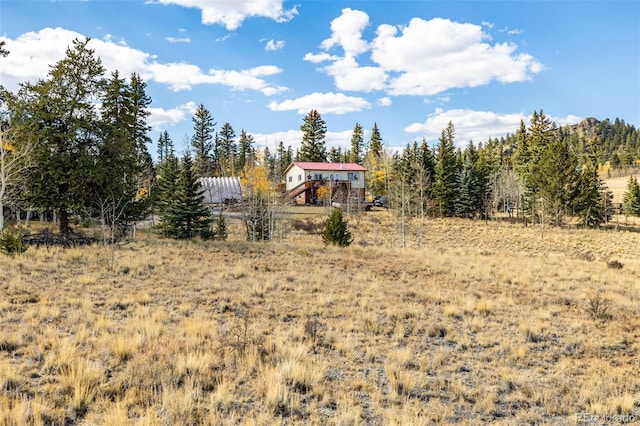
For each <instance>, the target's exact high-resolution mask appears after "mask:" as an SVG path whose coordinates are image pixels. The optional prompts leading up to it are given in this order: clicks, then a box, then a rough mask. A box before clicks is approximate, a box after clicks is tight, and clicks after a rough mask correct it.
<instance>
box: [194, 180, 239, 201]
mask: <svg viewBox="0 0 640 426" xmlns="http://www.w3.org/2000/svg"><path fill="white" fill-rule="evenodd" d="M198 182H199V183H200V186H201V187H202V189H204V194H203V195H204V202H205V204H220V203H227V202H241V201H242V189H241V187H240V178H237V177H204V178H200V179H198Z"/></svg>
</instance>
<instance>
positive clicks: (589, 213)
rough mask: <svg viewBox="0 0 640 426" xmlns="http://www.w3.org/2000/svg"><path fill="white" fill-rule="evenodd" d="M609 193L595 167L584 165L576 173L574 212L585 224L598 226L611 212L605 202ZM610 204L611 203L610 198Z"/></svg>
mask: <svg viewBox="0 0 640 426" xmlns="http://www.w3.org/2000/svg"><path fill="white" fill-rule="evenodd" d="M608 194H609V193H608V191H606V190H605V188H604V183H603V182H602V180H601V179H600V178H599V177H598V172H597V170H596V169H595V168H594V167H592V166H586V167H583V168H582V169H581V170H580V172H579V173H578V174H577V175H576V179H575V189H574V193H573V194H572V197H571V204H572V207H573V210H574V214H575V215H577V216H578V217H579V218H580V220H581V221H582V223H583V224H584V226H587V227H590V228H594V227H598V226H600V225H601V224H602V223H604V222H605V221H606V220H607V217H608V215H609V212H608V211H607V208H606V207H607V204H605V202H606V201H607V198H608V196H609V195H608ZM608 205H611V203H610V200H609V203H608Z"/></svg>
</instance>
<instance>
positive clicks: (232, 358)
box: [0, 209, 640, 425]
mask: <svg viewBox="0 0 640 426" xmlns="http://www.w3.org/2000/svg"><path fill="white" fill-rule="evenodd" d="M319 210H320V211H321V215H322V217H324V212H322V209H319ZM316 211H317V210H316ZM305 212H306V210H305ZM305 214H308V213H305ZM351 224H352V231H353V234H354V237H355V241H354V244H353V245H352V246H351V247H349V248H346V249H339V248H335V247H331V246H328V247H327V246H325V245H323V244H322V242H321V239H320V237H319V236H318V235H307V234H305V233H303V232H296V231H292V232H290V233H289V234H288V235H287V236H286V238H285V240H284V242H274V243H269V244H250V243H246V242H242V241H240V239H241V235H242V230H241V229H239V228H236V229H235V230H234V228H233V226H231V227H230V228H231V229H230V231H231V233H232V239H231V241H229V242H225V243H221V242H200V241H194V242H175V241H168V240H162V239H157V238H155V237H153V236H150V235H145V234H140V237H139V239H138V240H137V241H135V242H132V243H130V244H127V245H124V246H121V247H119V248H117V249H116V252H115V256H114V257H113V259H115V260H114V264H113V267H106V266H105V263H104V262H103V261H102V259H103V256H104V252H105V251H104V249H103V248H102V247H90V248H84V249H70V250H61V249H57V248H50V249H45V248H42V249H36V248H33V247H32V248H30V249H29V250H28V251H27V252H26V253H25V254H24V255H22V256H19V257H16V258H9V257H0V270H1V271H2V274H3V280H2V284H1V285H0V425H5V424H6V425H9V424H11V425H22V424H25V425H26V424H29V425H30V424H65V423H66V424H91V425H94V424H95V425H111V424H123V425H124V424H131V425H161V424H242V425H251V424H255V425H265V424H318V425H324V424H335V425H337V424H341V425H348V424H352V425H360V424H397V425H406V424H412V425H413V424H415V425H420V424H434V423H439V424H468V425H474V424H505V425H507V424H535V423H550V424H582V423H580V421H579V419H584V418H586V417H588V416H591V417H589V418H591V419H592V421H591V422H592V423H593V422H597V421H599V420H598V419H605V420H606V419H611V418H613V417H611V416H618V417H615V418H614V420H613V421H611V420H610V421H609V422H610V423H611V422H613V423H615V422H616V421H618V420H615V419H621V418H622V417H621V416H626V417H624V418H626V419H631V418H634V419H636V421H637V420H638V419H640V397H638V395H640V353H639V350H640V343H639V341H638V339H639V337H640V335H639V334H638V330H640V320H639V314H640V284H639V283H640V258H638V256H637V248H638V247H639V243H640V234H638V233H634V232H628V231H624V230H622V231H618V232H616V231H613V230H609V231H593V230H584V229H553V228H546V229H545V230H544V233H542V232H541V230H540V229H539V228H538V227H529V228H524V227H523V226H522V225H516V224H508V223H501V222H489V223H484V222H479V221H475V222H474V221H467V220H455V219H452V220H439V219H429V220H427V221H426V223H425V228H424V229H423V234H424V235H425V236H426V238H424V240H423V243H422V246H421V248H419V245H418V235H420V234H421V232H419V229H418V227H419V224H417V223H413V224H410V226H409V227H408V230H409V232H408V234H407V242H408V247H407V248H406V249H401V248H399V247H400V243H401V238H400V237H399V235H398V230H399V229H400V227H399V223H398V221H397V220H396V219H394V218H393V216H392V215H390V214H389V213H388V212H387V211H374V212H372V213H369V214H367V215H365V216H363V217H360V218H356V217H353V218H351ZM612 260H616V261H618V262H620V263H621V264H622V265H623V267H622V268H621V269H616V268H611V267H608V266H607V265H608V263H609V262H610V261H612ZM585 416H586V417H585ZM587 422H588V421H587ZM601 423H602V422H601Z"/></svg>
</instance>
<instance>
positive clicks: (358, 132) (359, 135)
mask: <svg viewBox="0 0 640 426" xmlns="http://www.w3.org/2000/svg"><path fill="white" fill-rule="evenodd" d="M363 147H364V130H363V129H362V126H361V125H360V124H358V123H356V125H355V126H354V128H353V134H352V135H351V148H349V158H348V162H349V163H357V164H362V156H363V154H362V149H363Z"/></svg>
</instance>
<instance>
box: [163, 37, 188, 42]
mask: <svg viewBox="0 0 640 426" xmlns="http://www.w3.org/2000/svg"><path fill="white" fill-rule="evenodd" d="M164 39H165V40H167V41H168V42H169V43H191V39H190V38H189V37H182V38H176V37H165V38H164Z"/></svg>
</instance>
